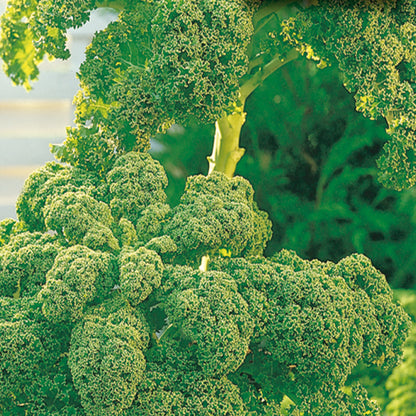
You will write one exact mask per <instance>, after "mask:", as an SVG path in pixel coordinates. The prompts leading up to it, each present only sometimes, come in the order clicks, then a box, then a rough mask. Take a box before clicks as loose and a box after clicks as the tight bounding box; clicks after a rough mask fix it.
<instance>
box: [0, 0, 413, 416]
mask: <svg viewBox="0 0 416 416" xmlns="http://www.w3.org/2000/svg"><path fill="white" fill-rule="evenodd" d="M99 7H112V8H114V9H115V10H117V11H118V13H119V14H118V19H117V20H116V21H115V22H113V23H110V24H109V26H108V27H107V28H106V29H104V30H102V31H100V32H98V33H96V34H95V36H94V39H93V41H92V43H91V45H90V46H89V47H88V49H87V52H86V58H85V61H84V63H83V64H82V66H81V68H80V71H79V78H80V82H81V90H80V92H79V94H78V95H77V97H76V106H77V109H76V124H77V125H76V127H75V128H71V129H68V135H67V139H66V141H65V142H64V143H63V144H62V145H61V146H53V149H52V150H53V152H54V154H55V155H56V157H57V158H58V159H59V160H60V161H61V162H66V164H59V163H55V162H54V163H48V164H46V165H45V166H44V167H42V168H40V169H38V170H37V171H35V172H33V173H32V174H31V175H30V177H29V178H28V179H27V181H26V183H25V187H24V189H23V191H22V193H21V195H20V197H19V199H18V201H17V213H18V218H19V220H18V221H15V220H10V219H6V220H4V221H2V222H1V223H0V306H1V307H0V332H1V335H2V336H1V341H0V368H1V372H0V378H1V380H0V382H1V385H2V389H1V392H0V412H1V413H2V414H4V415H5V416H12V415H13V416H15V415H17V416H18V415H22V416H23V415H25V416H26V415H36V416H41V415H56V416H57V415H68V416H69V415H79V416H82V415H85V416H100V415H108V414H111V415H123V416H139V415H140V416H142V415H149V416H157V415H160V416H162V415H180V416H181V415H182V416H185V415H186V416H197V415H198V416H199V415H202V416H204V415H206V416H208V415H230V416H231V415H235V416H243V415H253V416H254V415H282V416H285V415H292V416H295V415H297V416H301V415H302V416H328V415H331V416H348V415H351V416H359V415H373V416H376V415H380V414H381V413H380V408H379V405H378V404H377V403H376V402H375V401H374V400H372V398H373V397H375V398H379V399H381V401H380V405H381V406H383V408H384V409H386V410H387V412H390V413H388V414H391V415H392V416H395V415H399V414H403V412H406V411H407V410H406V409H408V408H409V406H411V405H410V403H411V400H412V399H411V397H413V396H414V391H413V385H412V384H410V383H411V380H412V377H413V371H412V369H413V367H414V362H413V361H414V360H413V358H414V351H415V349H414V343H412V342H413V341H412V339H413V338H412V337H413V332H411V331H412V329H411V321H410V319H409V316H408V315H407V313H406V312H405V311H404V309H403V308H402V307H401V306H400V304H399V303H398V302H397V300H395V299H394V297H393V292H392V290H391V289H390V287H389V285H388V283H387V280H386V278H385V276H384V274H383V273H382V272H380V271H378V270H377V269H376V268H375V267H374V266H373V264H372V262H371V261H370V260H369V259H368V258H367V257H366V256H365V255H364V254H362V253H364V252H365V253H367V250H369V251H370V252H371V253H372V254H374V255H375V258H376V260H377V262H378V263H379V264H380V267H385V268H386V270H392V271H393V272H394V273H395V274H394V280H393V282H394V283H395V285H396V286H399V285H400V283H401V282H403V281H406V280H407V279H408V276H409V275H410V274H411V271H412V267H411V264H412V263H411V262H410V265H407V266H400V267H401V268H400V267H399V266H398V265H399V264H400V261H398V260H396V262H394V259H395V253H396V252H398V251H400V250H401V248H402V247H405V248H406V250H408V251H407V252H408V253H410V254H409V260H410V261H414V254H413V251H414V250H412V249H411V248H412V241H414V237H413V240H412V237H411V230H412V228H411V227H414V225H415V218H414V193H412V190H411V189H410V190H408V191H407V192H406V193H402V194H398V193H397V191H392V190H382V189H381V188H379V187H377V186H378V185H376V182H375V178H376V176H377V171H376V169H375V166H373V165H372V163H373V161H374V159H373V154H374V153H376V151H378V150H380V149H381V147H382V146H383V143H382V142H383V140H384V141H386V144H385V145H384V150H383V152H384V153H382V155H381V156H380V157H379V161H378V165H379V169H380V173H379V178H380V179H381V180H382V182H383V183H384V184H385V185H388V186H390V187H393V188H396V189H403V188H409V187H410V186H412V185H413V184H414V183H415V182H416V172H415V160H416V157H415V145H414V139H413V138H414V130H415V126H414V111H415V110H414V102H413V101H412V97H413V96H414V92H415V91H414V87H415V84H414V73H415V72H414V64H415V61H414V56H413V55H412V54H411V53H410V51H411V50H412V48H413V47H414V41H413V39H414V38H415V36H416V27H415V26H414V24H413V21H414V15H415V14H416V4H413V2H412V1H410V0H405V1H397V2H393V1H391V2H387V3H386V2H380V3H377V2H376V3H374V2H369V1H364V0H363V1H361V2H353V1H347V0H336V1H335V0H332V1H328V2H322V4H321V3H319V2H318V3H317V4H309V3H308V2H306V3H304V2H299V3H298V2H291V1H288V2H287V1H286V2H285V1H282V2H278V1H264V2H260V1H246V0H226V1H225V0H201V1H198V2H195V1H192V0H135V1H129V2H125V1H114V2H112V1H110V2H107V1H99V0H98V1H77V2H75V1H64V0H59V1H53V2H52V1H43V0H30V1H29V2H27V1H22V0H11V1H9V5H8V9H7V11H6V13H5V14H4V16H3V18H2V33H1V38H0V46H1V56H2V59H3V60H4V68H5V71H6V73H7V74H8V75H9V76H10V77H11V79H12V80H13V81H14V82H15V83H17V84H23V85H25V86H26V87H27V88H30V84H31V82H32V81H33V80H35V79H36V76H37V73H38V70H37V65H38V63H39V62H40V61H41V60H42V59H43V57H44V55H47V56H49V57H56V58H63V59H65V58H67V57H68V56H69V52H68V50H67V49H66V31H67V29H69V28H71V27H79V26H80V25H82V24H83V23H85V22H86V21H87V20H88V19H89V15H90V12H91V11H92V10H94V9H96V8H99ZM380 22H382V24H381V23H380ZM302 54H304V55H306V57H307V58H309V59H312V60H315V61H317V62H318V66H319V67H321V68H322V67H325V66H330V65H332V66H333V69H331V71H332V72H331V71H330V72H327V73H329V74H332V78H331V77H329V78H330V79H329V80H328V79H326V78H325V76H322V77H320V76H319V75H317V72H316V70H315V69H314V67H313V66H312V65H311V64H305V63H304V62H306V61H305V60H304V61H302V60H301V55H302ZM297 58H299V59H297ZM299 62H301V63H299ZM336 68H338V70H339V71H340V73H341V74H342V77H343V82H344V85H345V86H346V87H347V89H348V90H349V91H350V92H351V93H353V94H354V97H355V100H356V108H357V109H358V110H359V111H361V112H362V113H363V114H364V115H365V116H367V117H369V118H371V119H375V118H382V119H384V120H385V121H386V122H387V125H388V130H387V135H386V133H385V132H383V131H382V128H381V127H380V124H374V122H373V124H372V123H371V122H370V121H368V120H366V121H363V120H361V119H360V121H359V122H358V123H355V120H356V119H354V118H353V116H351V115H348V111H347V110H346V109H347V108H348V104H345V100H342V101H341V100H339V97H342V93H339V90H337V89H336V88H335V87H333V85H334V81H333V80H334V79H336V80H337V81H338V79H337V78H336V77H337V76H338V72H336V71H337V69H336ZM289 69H290V70H289ZM278 74H281V75H280V77H281V78H272V77H276V76H278ZM334 74H335V75H334ZM276 79H278V82H276ZM305 79H306V80H308V79H310V82H309V81H308V82H306V81H304V82H305V85H306V84H308V85H309V87H308V88H309V89H308V88H305V90H306V91H307V92H309V94H310V95H309V102H307V103H306V104H308V105H306V104H302V105H299V103H297V102H296V101H297V98H298V94H293V90H294V89H295V90H296V88H297V87H295V86H297V85H302V80H305ZM271 80H274V81H273V82H274V84H275V85H274V87H273V88H274V89H272V88H270V87H268V84H267V83H268V82H270V81H271ZM279 88H280V90H279ZM254 91H256V92H255V93H254ZM256 100H260V101H261V102H262V103H263V105H264V102H269V103H270V105H269V104H268V108H267V109H266V110H264V111H263V110H260V109H259V107H257V109H256ZM311 101H316V102H318V103H319V102H320V103H322V104H321V108H320V112H319V110H313V111H316V114H322V115H323V116H325V117H324V118H323V120H322V123H321V124H320V123H318V122H316V121H313V122H311V121H310V119H308V118H307V117H306V116H305V115H306V114H308V111H309V109H310V108H312V107H311V105H310V102H311ZM318 105H319V104H318ZM246 112H247V114H246ZM291 112H292V113H293V114H292V119H291V118H290V116H288V119H287V121H286V120H285V114H291ZM340 112H341V113H342V114H341V115H340V116H339V117H338V118H337V117H336V114H337V113H338V114H339V113H340ZM252 113H253V115H254V114H256V116H255V117H254V116H253V118H251V114H252ZM256 117H257V118H256ZM355 117H357V116H355ZM246 119H247V123H246ZM259 120H260V121H259ZM314 120H316V118H314ZM327 121H328V126H335V125H336V124H337V123H336V122H337V121H339V123H338V126H341V127H339V128H338V129H334V130H333V131H332V130H330V132H329V133H328V132H326V133H325V131H322V128H321V129H320V127H319V126H322V125H324V124H325V122H327ZM214 122H215V131H214V126H213V127H212V128H209V127H206V126H207V125H208V124H212V125H213V124H214ZM262 123H263V125H264V126H265V127H264V130H265V131H263V132H261V131H259V129H258V127H259V126H260V125H262ZM331 123H332V124H331ZM174 124H175V126H176V127H175V126H174V129H173V130H172V129H170V130H169V131H168V129H169V128H170V127H171V126H173V125H174ZM179 125H189V126H191V127H190V128H188V130H183V131H182V132H180V133H179V134H178V133H175V128H176V131H178V129H180V128H179V127H178V126H179ZM192 126H193V127H192ZM196 126H197V127H196ZM204 126H205V127H204ZM369 126H372V127H369ZM310 128H312V129H310ZM327 128H328V129H329V127H327ZM244 129H246V132H244ZM367 130H368V131H369V133H368V134H367V132H366V131H367ZM276 131H277V132H278V134H277V133H276ZM295 131H296V132H297V131H300V132H301V133H302V134H296V133H294V132H295ZM310 131H312V133H309V135H308V133H307V132H310ZM380 131H381V134H379V132H380ZM267 132H274V133H276V134H271V136H272V137H273V136H275V137H278V138H276V139H275V142H274V143H271V144H270V145H269V146H267V145H263V142H264V141H265V140H264V137H265V136H267ZM156 134H158V136H157V137H158V139H159V140H160V141H163V142H164V143H167V146H169V145H171V143H172V142H175V141H176V142H177V143H176V144H175V145H172V146H173V148H174V149H175V150H174V152H173V153H172V154H168V155H167V156H166V153H165V154H161V155H159V158H160V160H162V161H163V165H164V166H166V167H167V168H168V173H169V176H170V177H172V175H174V174H175V172H177V171H178V169H180V168H181V164H180V163H178V162H177V160H178V159H177V155H178V154H180V156H181V157H182V160H184V159H186V158H188V160H192V161H195V160H197V159H198V158H199V157H200V154H198V153H197V149H198V148H199V146H203V145H204V139H203V138H204V137H205V134H207V135H210V136H211V137H212V136H213V137H214V140H213V148H212V154H211V155H210V156H209V157H208V165H209V166H208V175H207V176H203V175H201V174H200V171H201V170H205V171H206V170H207V168H204V169H200V171H197V172H192V173H191V174H187V175H185V176H187V179H186V184H185V183H183V186H184V187H185V189H184V190H183V191H182V190H181V191H180V192H177V194H176V196H174V197H172V196H171V195H170V197H169V198H168V196H167V193H166V192H171V191H169V188H168V187H167V186H168V176H167V174H166V172H165V169H164V167H163V166H162V164H161V163H160V162H159V161H156V160H155V159H154V158H153V157H152V156H151V155H150V154H149V153H148V152H147V151H148V150H149V147H150V139H151V138H152V137H154V136H155V135H156ZM262 135H263V136H262ZM305 135H307V140H305ZM330 135H333V136H334V137H332V138H331V140H329V139H328V136H330ZM240 136H242V138H243V141H245V142H246V143H247V144H249V143H250V142H251V145H250V146H248V148H247V156H246V157H245V158H243V159H242V162H241V163H240V164H239V165H238V166H237V164H238V162H239V161H240V159H241V158H242V156H243V155H244V153H245V151H244V149H243V148H241V147H240ZM321 137H322V141H321ZM276 144H277V146H276ZM167 149H168V147H167ZM369 149H371V152H369V151H368V150H369ZM167 152H168V153H169V150H168V151H167ZM209 152H210V150H209V149H206V150H204V153H205V155H207V154H209ZM369 153H370V155H369ZM205 163H206V162H205ZM305 164H306V165H307V166H308V168H309V170H307V169H305ZM172 166H173V168H172ZM183 166H186V165H183ZM240 166H241V167H240ZM175 168H176V170H175ZM253 168H254V169H253ZM266 168H267V169H266ZM236 169H237V171H238V170H239V169H241V170H242V171H244V172H250V175H252V177H253V178H254V180H253V182H254V183H256V184H257V183H259V182H265V184H266V185H268V186H269V188H267V186H266V187H265V188H264V189H265V190H264V191H263V195H261V197H260V198H256V196H255V194H254V190H253V187H252V185H251V184H250V182H249V181H247V180H246V179H244V178H243V177H241V176H234V172H235V171H236ZM267 189H271V190H272V191H270V192H269V191H268V190H267ZM369 195H370V196H369ZM175 198H176V200H175ZM257 200H258V201H259V202H260V201H263V202H264V204H259V205H260V206H269V207H270V208H271V210H270V211H271V215H270V218H269V215H268V214H267V213H266V212H265V211H263V210H261V209H260V208H259V205H258V204H257V202H256V201H257ZM172 201H175V202H174V203H173V202H172ZM369 201H370V202H369ZM276 207H278V208H277V209H276ZM366 207H367V208H366ZM385 207H388V208H391V207H393V208H396V207H397V208H398V209H399V214H397V213H389V212H387V213H384V209H385ZM366 209H367V210H366ZM400 210H401V211H400ZM411 210H413V211H411ZM406 211H407V217H406V219H405V220H403V221H400V223H399V224H397V223H396V222H397V221H396V220H397V217H398V216H399V215H400V212H406ZM412 212H413V214H412ZM272 222H273V223H274V225H276V224H277V225H278V227H279V228H283V225H284V224H286V226H287V228H286V231H285V232H284V233H283V237H279V238H281V239H280V241H276V240H273V241H272V244H271V245H270V247H269V248H267V250H268V253H267V254H268V255H267V256H265V255H264V252H265V250H266V245H267V243H268V242H269V241H270V240H271V238H272V231H271V229H272ZM409 224H410V225H411V227H410V226H409ZM337 227H341V229H340V230H338V231H337V232H338V234H336V232H335V231H334V230H336V229H337ZM326 230H329V231H328V233H326ZM401 230H405V231H406V232H407V234H406V233H404V234H403V235H402V236H401V237H400V238H396V237H395V234H394V233H395V232H399V234H400V231H401ZM334 232H335V234H334ZM343 233H345V234H347V233H352V235H353V238H352V243H349V242H348V240H347V239H345V238H342V237H343V235H342V234H343ZM377 233H378V234H377ZM380 235H381V238H380ZM381 240H382V241H385V247H384V246H383V245H381V246H376V247H374V246H373V243H374V241H381ZM283 246H286V247H287V248H289V249H292V248H296V249H297V250H298V251H299V252H302V254H303V255H305V256H307V257H310V256H311V255H315V256H316V257H320V258H322V259H325V260H327V259H328V260H330V261H320V260H304V259H302V258H301V257H299V256H298V255H297V254H296V253H295V252H294V251H292V250H288V249H281V247H283ZM371 247H372V248H371ZM386 247H392V248H389V250H390V251H389V250H384V248H386ZM413 247H414V246H413ZM352 250H354V251H358V252H359V253H360V254H352V255H348V256H347V257H344V256H345V254H346V252H347V251H352ZM411 256H413V258H412V257H411ZM341 257H344V258H341ZM386 258H387V259H392V261H391V262H390V264H387V265H384V264H383V262H384V260H385V259H386ZM406 296H407V297H406ZM401 299H402V302H403V303H404V304H405V306H406V307H407V309H408V311H409V313H410V314H411V315H412V317H413V318H414V313H413V312H412V311H413V310H412V308H411V307H409V304H411V302H409V301H408V299H413V298H412V297H411V295H403V296H402V297H401ZM406 299H407V300H406ZM409 332H411V334H412V335H411V337H410V338H409V340H408V341H407V343H406V344H405V341H406V338H407V335H408V334H409ZM403 345H405V356H404V362H403V364H402V366H401V367H396V365H397V364H399V363H400V361H401V353H402V348H403ZM412 366H413V367H412ZM395 367H396V368H395ZM363 368H365V369H366V370H364V371H363V370H362V369H363ZM370 374H374V375H375V377H377V380H382V381H380V383H382V382H384V380H386V379H387V378H388V380H387V383H386V386H387V389H388V393H385V394H384V395H383V394H378V391H379V390H377V386H375V383H371V380H369V377H368V376H369V375H370ZM363 375H364V377H362V380H361V383H360V377H359V376H363ZM366 376H367V377H366ZM404 379H406V380H407V381H408V384H406V387H405V388H402V387H401V381H402V380H404ZM373 381H374V380H373Z"/></svg>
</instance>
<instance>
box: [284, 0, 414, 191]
mask: <svg viewBox="0 0 416 416" xmlns="http://www.w3.org/2000/svg"><path fill="white" fill-rule="evenodd" d="M415 18H416V2H415V1H414V0H389V1H368V0H360V1H355V0H354V1H353V0H331V1H323V2H317V4H316V5H315V6H311V7H310V8H308V9H306V10H304V11H302V12H301V13H299V14H298V16H296V17H294V18H291V19H289V20H288V21H287V22H286V23H285V25H284V29H283V32H284V35H285V36H286V40H288V41H289V42H291V43H292V45H294V46H295V47H296V48H298V49H299V50H300V51H301V52H302V53H304V54H305V55H307V57H308V58H310V59H314V60H316V61H319V64H318V65H319V66H321V67H322V66H325V65H327V64H331V63H335V64H336V65H338V66H339V68H340V70H341V71H342V72H343V74H344V85H345V87H346V88H347V89H348V91H349V92H351V93H353V94H354V97H355V101H356V108H357V110H358V111H361V112H362V113H363V114H364V115H365V116H367V117H370V118H372V119H374V118H378V117H384V118H385V119H386V122H387V125H388V130H387V131H388V133H389V134H390V137H391V138H390V140H389V141H388V142H387V143H386V144H385V146H384V149H383V153H382V155H381V156H380V158H379V160H378V164H379V167H380V169H381V174H380V180H381V181H382V182H383V184H385V185H386V186H388V187H391V188H394V189H399V190H400V189H404V188H409V187H411V186H413V185H414V184H415V183H416V124H415V119H416V118H415V116H416V106H415V104H416V103H415V96H416V95H415V92H416V83H415V81H416V72H415V69H416V60H415V54H414V50H415V48H416V25H415Z"/></svg>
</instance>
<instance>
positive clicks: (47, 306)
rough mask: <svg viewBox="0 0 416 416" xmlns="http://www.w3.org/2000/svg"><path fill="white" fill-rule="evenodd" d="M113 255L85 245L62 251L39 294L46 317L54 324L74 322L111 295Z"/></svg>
mask: <svg viewBox="0 0 416 416" xmlns="http://www.w3.org/2000/svg"><path fill="white" fill-rule="evenodd" d="M113 267H114V266H113V264H112V258H111V255H109V254H107V253H101V252H96V251H93V250H91V249H89V248H88V247H84V246H79V245H76V246H72V247H70V248H68V249H66V250H63V251H61V252H60V253H59V254H58V256H57V257H56V259H55V262H54V264H53V267H52V269H51V270H50V271H49V272H48V274H47V275H46V284H45V285H44V287H43V288H42V290H41V291H40V292H39V294H38V299H39V301H40V302H42V303H43V306H42V311H43V314H44V315H45V317H46V318H47V319H48V320H49V321H51V322H54V323H60V322H66V321H69V322H74V321H76V320H78V319H79V318H81V317H82V315H83V313H84V311H85V308H86V306H87V305H88V304H89V303H91V302H92V301H93V300H95V299H103V298H106V297H108V296H109V295H110V291H111V288H112V287H113V286H114V283H115V276H114V275H113V274H114V268H113Z"/></svg>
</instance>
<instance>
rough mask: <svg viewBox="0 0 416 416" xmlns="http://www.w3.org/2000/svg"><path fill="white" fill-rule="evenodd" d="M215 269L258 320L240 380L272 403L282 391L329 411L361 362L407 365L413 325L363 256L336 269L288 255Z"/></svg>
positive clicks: (218, 263)
mask: <svg viewBox="0 0 416 416" xmlns="http://www.w3.org/2000/svg"><path fill="white" fill-rule="evenodd" d="M210 264H211V267H212V268H213V269H215V270H221V271H224V272H226V273H228V274H229V275H231V276H233V278H234V279H235V281H236V283H237V285H238V290H239V292H240V293H241V295H242V296H243V298H244V299H245V300H246V301H247V303H248V305H249V312H250V314H251V315H252V316H253V317H254V319H255V327H254V334H253V339H252V343H251V344H250V350H251V351H252V354H250V355H249V356H248V357H247V358H246V360H245V362H244V364H243V365H242V366H241V367H240V368H239V374H240V375H241V377H242V376H243V375H244V374H249V375H250V376H251V377H252V378H253V379H254V380H255V381H256V382H257V383H258V384H259V385H260V386H262V391H263V392H264V394H265V395H266V397H268V396H270V398H271V399H273V398H274V397H275V395H276V387H277V390H278V391H281V392H282V393H283V394H287V395H288V396H289V397H291V398H293V400H294V401H295V403H297V404H298V405H299V406H301V407H302V408H303V409H307V408H308V406H315V405H314V404H313V403H314V400H315V399H316V400H317V402H316V403H324V402H325V400H327V399H328V398H331V397H335V396H336V395H339V389H340V388H342V387H343V386H344V383H345V381H346V379H347V377H348V375H349V374H350V373H351V371H352V369H353V368H354V367H355V366H356V365H357V364H358V363H359V362H364V363H366V364H367V365H371V364H377V365H378V366H384V367H388V366H391V365H394V364H395V363H396V362H397V360H398V359H399V357H400V351H399V349H398V345H401V344H402V343H403V341H404V339H405V337H406V335H407V333H408V330H409V320H408V317H407V315H406V314H405V312H404V311H403V309H402V308H401V307H399V306H398V305H396V304H395V303H394V302H393V300H392V296H391V291H390V290H389V289H388V286H387V284H386V281H385V277H384V276H383V275H382V274H381V273H379V272H378V271H377V270H375V269H374V268H373V267H372V265H371V263H370V262H369V261H368V259H366V258H365V257H364V256H358V255H356V256H351V257H349V258H346V259H344V260H342V261H341V262H339V263H338V264H333V263H321V262H319V261H317V260H314V261H311V262H309V261H305V260H302V259H300V258H299V257H298V256H296V254H295V253H294V252H289V251H286V250H283V251H282V252H280V253H279V254H278V255H276V256H275V257H274V258H273V261H270V260H265V259H261V258H257V259H256V258H254V259H252V260H251V261H249V260H245V259H238V258H237V259H216V260H215V259H214V260H213V261H212V262H211V263H210ZM370 334H371V335H370ZM319 397H321V399H320V398H319ZM339 397H340V399H339V400H340V402H345V400H347V399H348V400H350V398H345V400H344V399H342V398H341V396H339ZM348 400H347V401H346V402H345V403H347V402H348ZM363 400H364V399H363ZM345 403H344V405H345V406H347V405H346V404H345ZM328 405H329V404H328ZM344 405H343V406H344ZM316 406H317V408H319V405H316ZM348 406H349V405H348ZM348 406H347V407H348ZM351 406H352V405H351ZM334 411H335V410H334ZM329 413H330V414H332V413H331V412H329ZM338 413H339V412H338ZM338 413H334V414H338ZM311 414H315V413H314V412H312V413H311ZM317 414H318V413H317ZM322 414H325V413H322ZM339 414H342V412H341V413H339ZM345 414H348V413H345ZM352 414H354V413H352Z"/></svg>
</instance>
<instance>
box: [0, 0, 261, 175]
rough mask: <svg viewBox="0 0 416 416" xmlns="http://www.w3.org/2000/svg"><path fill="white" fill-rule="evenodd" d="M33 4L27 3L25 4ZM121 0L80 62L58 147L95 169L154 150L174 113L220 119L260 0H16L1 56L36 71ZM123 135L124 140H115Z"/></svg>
mask: <svg viewBox="0 0 416 416" xmlns="http://www.w3.org/2000/svg"><path fill="white" fill-rule="evenodd" d="M27 3H29V4H27ZM112 3H114V4H116V5H117V6H115V7H119V8H120V9H122V10H121V11H120V13H119V16H118V19H117V20H116V21H114V22H113V23H110V24H109V25H108V27H107V28H105V29H104V30H102V31H100V32H98V33H96V35H95V37H94V39H93V41H92V43H91V45H90V46H89V47H88V49H87V51H86V58H85V61H84V62H83V64H82V65H81V68H80V71H79V74H78V76H79V79H80V84H81V90H80V92H79V93H78V95H77V97H76V104H77V119H76V122H77V127H76V128H73V129H69V130H68V138H67V141H66V143H65V145H64V146H63V147H55V153H56V154H57V156H58V157H59V158H61V159H62V160H63V161H65V162H70V163H74V162H75V161H76V163H78V164H80V165H83V166H84V167H87V168H90V169H91V167H94V168H96V166H97V165H100V164H105V163H106V161H108V160H112V157H113V158H114V150H116V151H117V152H118V154H120V153H122V152H124V151H130V150H146V149H147V148H148V147H149V138H150V137H151V136H153V135H154V134H155V133H156V132H160V131H165V130H166V129H167V128H168V127H169V126H170V125H172V123H173V122H176V123H187V122H189V121H192V120H198V121H201V120H202V121H204V122H213V121H215V120H216V119H218V118H219V117H220V116H221V115H222V114H223V113H224V111H226V110H224V109H226V108H227V107H229V106H231V105H232V103H233V102H234V101H236V100H237V98H238V90H239V79H240V78H241V77H242V76H243V75H244V74H245V73H246V71H247V67H248V58H247V55H246V49H247V46H248V44H249V42H250V39H251V36H252V34H253V24H252V16H253V13H254V11H255V10H256V8H257V5H258V1H245V0H233V1H224V0H200V1H197V2H195V1H193V0H134V1H129V2H121V1H120V2H104V1H90V0H83V1H68V0H59V1H50V0H31V1H29V2H27V1H23V0H13V1H10V2H9V6H8V9H7V11H6V13H5V15H4V16H3V19H2V38H1V40H0V45H1V50H2V53H1V57H2V59H3V61H4V62H5V70H6V73H7V74H8V75H9V76H10V77H11V78H12V80H14V81H15V82H16V83H23V84H27V85H29V84H28V83H29V82H30V80H32V79H34V78H36V77H37V74H38V69H37V64H38V63H39V62H40V61H41V60H42V58H43V57H44V55H45V54H47V55H48V56H52V57H57V58H63V59H65V58H68V56H69V51H68V50H67V49H66V32H67V29H68V28H71V27H78V26H81V25H82V24H83V23H85V22H86V21H87V20H88V19H89V16H90V12H91V10H93V9H96V8H98V7H101V6H105V5H108V4H109V5H110V6H111V4H112ZM115 138H116V139H115Z"/></svg>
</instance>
